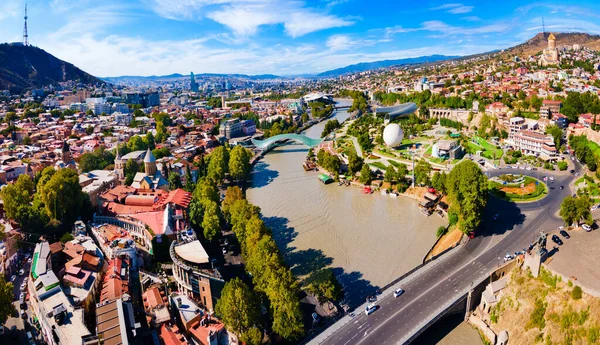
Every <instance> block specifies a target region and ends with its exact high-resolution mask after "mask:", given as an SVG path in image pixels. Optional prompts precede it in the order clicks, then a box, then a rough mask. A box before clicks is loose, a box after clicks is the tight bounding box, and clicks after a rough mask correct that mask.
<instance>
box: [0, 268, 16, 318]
mask: <svg viewBox="0 0 600 345" xmlns="http://www.w3.org/2000/svg"><path fill="white" fill-rule="evenodd" d="M13 288H14V287H13V285H12V283H9V282H7V281H6V280H5V279H4V276H2V275H0V325H4V323H5V322H6V320H8V317H9V316H11V315H12V314H14V313H16V310H15V307H14V305H13V303H12V302H13ZM2 327H4V326H2Z"/></svg>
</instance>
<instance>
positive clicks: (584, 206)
mask: <svg viewBox="0 0 600 345" xmlns="http://www.w3.org/2000/svg"><path fill="white" fill-rule="evenodd" d="M575 206H576V208H577V213H576V218H575V219H576V220H577V222H579V221H582V220H583V221H584V222H585V223H586V224H588V225H592V223H593V222H594V220H593V219H592V213H591V211H590V208H591V207H592V199H590V197H589V196H588V195H582V196H580V197H578V198H576V199H575Z"/></svg>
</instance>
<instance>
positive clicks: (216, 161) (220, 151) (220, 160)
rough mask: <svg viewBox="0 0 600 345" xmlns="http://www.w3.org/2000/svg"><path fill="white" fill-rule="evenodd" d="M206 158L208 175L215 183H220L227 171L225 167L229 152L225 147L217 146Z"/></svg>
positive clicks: (227, 164) (226, 166)
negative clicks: (207, 160) (207, 159)
mask: <svg viewBox="0 0 600 345" xmlns="http://www.w3.org/2000/svg"><path fill="white" fill-rule="evenodd" d="M208 158H209V162H208V177H209V178H210V179H212V180H213V181H215V182H216V183H217V184H221V182H223V179H224V178H225V174H226V173H227V168H228V167H229V154H228V152H227V149H226V148H225V147H223V146H219V147H217V148H216V149H214V150H213V152H211V153H210V155H209V156H208Z"/></svg>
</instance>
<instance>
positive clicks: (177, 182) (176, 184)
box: [169, 172, 183, 190]
mask: <svg viewBox="0 0 600 345" xmlns="http://www.w3.org/2000/svg"><path fill="white" fill-rule="evenodd" d="M181 187H183V185H182V184H181V176H180V175H179V173H178V172H173V173H171V174H169V189H170V190H175V189H178V188H181Z"/></svg>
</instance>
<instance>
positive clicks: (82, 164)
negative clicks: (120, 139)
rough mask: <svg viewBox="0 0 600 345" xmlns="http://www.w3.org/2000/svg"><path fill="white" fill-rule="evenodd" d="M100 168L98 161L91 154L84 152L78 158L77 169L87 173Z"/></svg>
mask: <svg viewBox="0 0 600 345" xmlns="http://www.w3.org/2000/svg"><path fill="white" fill-rule="evenodd" d="M99 168H100V160H99V159H98V157H97V156H96V155H94V154H93V153H92V152H86V153H84V154H82V155H81V158H79V169H80V170H81V171H82V172H88V171H92V170H96V169H99Z"/></svg>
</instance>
